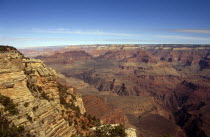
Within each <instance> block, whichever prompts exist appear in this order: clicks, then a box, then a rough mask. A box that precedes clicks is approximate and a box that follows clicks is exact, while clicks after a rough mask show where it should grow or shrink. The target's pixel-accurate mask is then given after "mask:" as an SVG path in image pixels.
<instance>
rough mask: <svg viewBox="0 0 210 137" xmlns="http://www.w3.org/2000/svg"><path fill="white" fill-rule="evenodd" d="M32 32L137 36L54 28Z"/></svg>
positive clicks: (36, 29) (35, 29)
mask: <svg viewBox="0 0 210 137" xmlns="http://www.w3.org/2000/svg"><path fill="white" fill-rule="evenodd" d="M32 31H33V32H38V33H56V34H59V33H60V34H80V35H104V36H105V35H106V36H124V37H129V36H139V34H130V33H113V32H104V31H101V30H93V31H84V30H71V29H65V28H56V29H39V28H34V29H32Z"/></svg>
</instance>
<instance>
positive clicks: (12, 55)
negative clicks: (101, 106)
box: [0, 47, 91, 137]
mask: <svg viewBox="0 0 210 137" xmlns="http://www.w3.org/2000/svg"><path fill="white" fill-rule="evenodd" d="M1 48H4V49H1V51H0V95H1V96H6V97H9V98H10V99H12V100H13V102H14V103H15V104H17V106H16V108H17V110H18V113H17V114H15V115H12V114H10V113H8V111H5V112H3V114H4V116H5V117H6V118H7V119H8V120H9V121H10V122H12V123H13V124H14V125H16V126H20V125H21V126H24V128H25V132H26V133H25V135H26V136H41V137H44V136H45V137H47V136H49V137H51V136H57V137H58V136H62V137H63V136H71V135H73V134H75V133H78V131H81V132H83V131H82V130H81V129H80V127H79V126H78V125H76V124H75V121H77V122H78V121H80V122H81V121H86V122H87V123H90V124H91V122H89V121H88V120H87V118H86V117H85V116H83V114H84V113H85V108H84V106H83V102H82V99H81V97H80V96H78V95H76V94H75V93H73V91H71V90H66V92H65V93H64V92H62V91H61V89H59V85H58V83H57V82H56V77H57V76H56V72H55V71H54V70H53V69H51V68H47V67H46V66H45V65H44V64H43V63H42V61H40V60H35V59H28V58H25V57H24V56H23V55H22V54H20V53H19V52H18V51H17V50H15V49H13V48H12V47H7V48H6V49H5V47H1ZM62 95H63V96H62ZM61 98H62V99H63V100H62V99H61ZM64 103H67V104H71V106H70V107H68V106H66V104H64ZM6 107H7V106H2V105H1V108H2V109H4V108H6ZM10 109H11V108H9V111H11V112H12V110H10ZM76 114H77V115H78V117H76V116H75V115H76ZM70 116H71V117H72V118H71V119H68V117H70ZM70 123H71V124H70ZM83 133H87V131H84V132H83Z"/></svg>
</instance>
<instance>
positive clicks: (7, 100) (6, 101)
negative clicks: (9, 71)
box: [0, 95, 19, 115]
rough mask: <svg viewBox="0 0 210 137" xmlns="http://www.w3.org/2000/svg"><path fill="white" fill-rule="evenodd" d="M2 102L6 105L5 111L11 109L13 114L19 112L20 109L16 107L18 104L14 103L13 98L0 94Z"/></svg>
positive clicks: (10, 111) (0, 101)
mask: <svg viewBox="0 0 210 137" xmlns="http://www.w3.org/2000/svg"><path fill="white" fill-rule="evenodd" d="M0 103H1V104H2V105H3V106H4V107H5V108H4V110H5V111H9V113H10V114H12V115H17V114H19V111H18V109H17V108H16V106H17V104H14V103H13V100H12V99H10V98H9V97H7V96H3V95H0Z"/></svg>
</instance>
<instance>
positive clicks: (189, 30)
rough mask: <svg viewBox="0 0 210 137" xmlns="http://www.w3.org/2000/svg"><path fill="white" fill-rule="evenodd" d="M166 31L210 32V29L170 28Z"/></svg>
mask: <svg viewBox="0 0 210 137" xmlns="http://www.w3.org/2000/svg"><path fill="white" fill-rule="evenodd" d="M166 31H173V32H186V33H210V29H168V30H166Z"/></svg>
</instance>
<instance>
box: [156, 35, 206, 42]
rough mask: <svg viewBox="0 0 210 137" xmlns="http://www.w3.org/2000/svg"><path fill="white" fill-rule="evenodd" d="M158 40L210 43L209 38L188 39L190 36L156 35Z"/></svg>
mask: <svg viewBox="0 0 210 137" xmlns="http://www.w3.org/2000/svg"><path fill="white" fill-rule="evenodd" d="M157 37H159V38H166V39H181V40H193V41H210V38H202V37H190V36H178V35H173V36H170V35H157Z"/></svg>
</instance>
